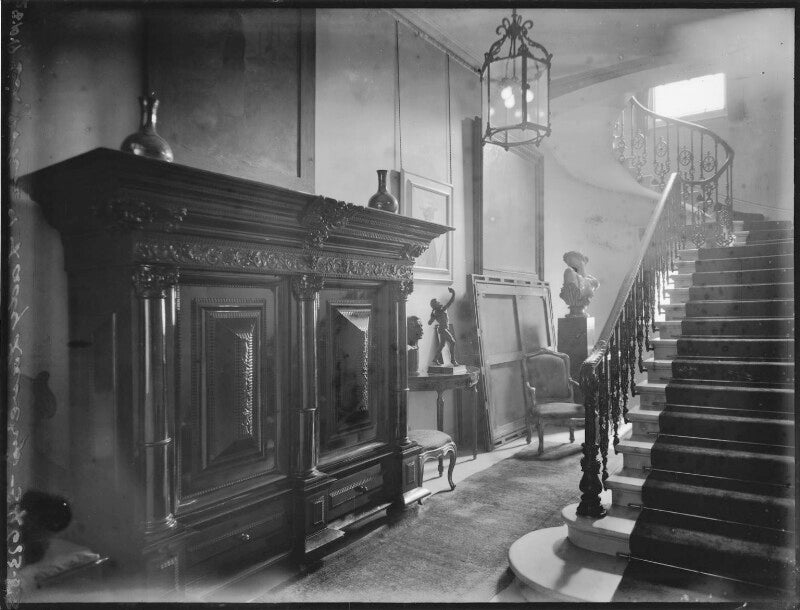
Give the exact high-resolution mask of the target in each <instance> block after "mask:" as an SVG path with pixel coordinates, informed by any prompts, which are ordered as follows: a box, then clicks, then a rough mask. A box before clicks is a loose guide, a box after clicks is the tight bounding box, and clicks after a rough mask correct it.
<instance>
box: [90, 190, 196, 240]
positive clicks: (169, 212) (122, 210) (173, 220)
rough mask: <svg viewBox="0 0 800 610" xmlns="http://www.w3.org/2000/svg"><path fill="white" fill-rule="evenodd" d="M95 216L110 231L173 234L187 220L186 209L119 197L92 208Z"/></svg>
mask: <svg viewBox="0 0 800 610" xmlns="http://www.w3.org/2000/svg"><path fill="white" fill-rule="evenodd" d="M92 212H93V213H94V215H95V216H96V217H97V218H99V219H100V221H101V222H103V223H104V224H105V226H106V227H107V228H108V229H110V230H134V231H139V230H142V229H146V228H147V229H155V230H160V231H166V232H168V233H169V232H171V231H174V230H175V229H177V228H178V225H180V223H182V222H183V219H184V218H186V214H187V210H186V208H178V209H172V208H166V207H162V206H157V205H150V204H148V203H145V202H144V201H137V200H135V199H127V198H124V197H118V198H115V199H111V200H109V201H108V202H107V203H106V204H105V205H97V206H94V207H93V208H92Z"/></svg>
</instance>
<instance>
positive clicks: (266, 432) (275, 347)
mask: <svg viewBox="0 0 800 610" xmlns="http://www.w3.org/2000/svg"><path fill="white" fill-rule="evenodd" d="M278 297H279V294H278V286H277V285H271V286H268V287H258V288H256V287H253V288H246V287H245V288H243V287H218V286H212V287H202V286H191V285H190V286H182V287H181V299H180V302H181V306H180V312H179V331H180V332H179V354H180V362H179V367H178V368H179V375H180V381H179V401H178V402H179V424H180V428H181V432H180V435H179V444H180V447H179V452H178V455H179V456H180V457H179V461H178V469H179V474H180V484H181V489H180V492H179V495H180V497H181V499H182V500H183V501H184V502H187V501H188V500H191V499H193V498H194V497H197V496H203V495H204V494H208V493H210V492H213V491H217V490H224V489H225V488H226V487H230V486H234V485H237V484H240V483H244V482H246V481H251V480H253V479H256V478H258V477H260V476H265V475H268V474H271V473H275V472H277V469H278V453H277V447H276V440H277V438H278V425H279V414H280V404H279V401H280V396H281V391H280V384H281V370H280V358H279V350H280V349H281V345H280V342H279V341H278V338H277V334H276V332H277V327H278V320H277V299H278Z"/></svg>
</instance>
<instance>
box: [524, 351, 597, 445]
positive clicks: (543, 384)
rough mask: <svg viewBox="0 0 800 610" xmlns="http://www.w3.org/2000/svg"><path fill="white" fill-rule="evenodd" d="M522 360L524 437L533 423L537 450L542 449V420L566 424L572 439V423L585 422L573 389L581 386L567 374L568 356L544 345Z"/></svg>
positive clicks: (573, 434)
mask: <svg viewBox="0 0 800 610" xmlns="http://www.w3.org/2000/svg"><path fill="white" fill-rule="evenodd" d="M523 362H524V364H525V377H526V381H525V390H526V394H527V403H528V404H527V408H526V413H525V420H526V425H527V441H528V443H529V444H530V442H531V433H532V428H533V426H536V431H537V434H538V437H539V451H538V454H539V455H541V454H542V453H543V452H544V424H545V422H550V423H554V424H558V425H565V426H568V427H569V442H570V443H572V442H574V441H575V426H576V425H581V424H582V423H583V422H584V407H583V405H582V404H579V403H576V402H575V395H574V390H575V388H580V386H579V385H578V383H577V382H576V381H575V380H574V379H572V378H571V377H570V375H569V371H570V368H569V356H568V355H567V354H562V353H561V352H556V351H553V350H549V349H546V348H541V349H538V350H536V351H535V352H532V353H530V354H528V355H527V356H526V357H525V360H524V361H523Z"/></svg>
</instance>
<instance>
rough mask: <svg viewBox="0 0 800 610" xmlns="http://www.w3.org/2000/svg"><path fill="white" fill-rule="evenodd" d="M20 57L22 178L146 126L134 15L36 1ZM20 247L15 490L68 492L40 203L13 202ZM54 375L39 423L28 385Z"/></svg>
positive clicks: (51, 258)
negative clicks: (46, 413)
mask: <svg viewBox="0 0 800 610" xmlns="http://www.w3.org/2000/svg"><path fill="white" fill-rule="evenodd" d="M20 40H21V41H22V44H23V46H22V47H21V48H20V49H19V50H18V51H17V52H16V53H15V54H14V56H13V63H14V65H16V66H17V69H18V70H19V90H18V92H17V94H16V95H15V98H14V100H13V103H12V108H11V112H12V113H13V116H14V118H15V119H16V125H15V132H16V133H15V137H14V152H13V156H14V159H15V161H17V162H18V165H17V164H16V163H15V164H14V165H13V166H12V169H13V171H14V173H15V174H16V175H17V176H21V175H24V174H26V173H28V172H31V171H34V170H36V169H40V168H42V167H45V166H47V165H50V164H53V163H57V162H59V161H63V160H64V159H67V158H70V157H72V156H75V155H77V154H80V153H83V152H86V151H88V150H91V149H93V148H96V147H98V146H106V147H110V148H117V147H119V145H120V144H121V143H122V140H123V139H124V138H125V136H127V135H128V134H129V133H131V132H133V131H135V130H136V129H137V127H138V123H139V109H138V102H137V96H138V95H140V83H141V81H142V73H141V62H140V57H141V17H140V14H139V13H138V12H137V11H133V10H120V9H113V10H102V9H96V8H93V9H91V10H89V9H85V10H75V9H66V10H61V9H57V8H54V7H53V6H52V5H51V6H48V7H44V6H42V7H37V6H36V3H31V4H30V5H29V6H28V8H27V9H26V10H25V12H24V16H23V25H22V26H21V31H20ZM14 206H15V212H16V214H17V217H18V221H17V222H16V223H15V224H14V225H13V226H12V228H11V237H12V238H13V240H14V243H15V244H20V247H19V251H18V252H19V259H18V260H19V263H20V269H21V274H20V275H21V277H20V294H19V304H20V307H21V308H25V307H28V308H29V309H28V311H27V312H26V314H25V315H24V317H23V318H22V320H21V321H20V323H19V325H18V330H19V334H20V347H21V348H22V350H23V353H22V357H21V360H20V368H21V373H22V383H21V386H20V407H21V410H22V416H21V421H20V428H21V431H22V434H23V436H24V437H25V440H26V444H25V446H24V448H23V451H22V453H21V457H22V459H21V462H20V463H19V465H18V466H17V467H16V468H15V471H14V474H15V477H16V481H17V484H19V485H21V486H22V488H23V489H27V488H28V487H35V488H39V489H47V490H49V491H53V492H66V491H67V489H66V486H67V485H68V481H69V476H68V470H67V468H68V464H69V442H70V437H69V417H68V415H69V409H70V408H79V407H80V405H77V406H76V405H70V403H69V347H68V345H67V344H68V342H69V339H70V337H69V336H68V303H67V276H66V273H65V271H64V253H63V248H62V244H61V238H60V236H59V234H58V232H57V231H56V230H55V229H54V228H53V227H51V226H50V225H49V224H48V223H47V222H46V221H45V219H44V218H43V216H42V213H41V209H40V208H39V206H38V205H37V204H35V203H34V202H32V201H30V200H29V199H28V198H27V197H25V196H22V197H19V198H15V201H14ZM42 371H46V372H47V373H49V380H48V385H49V388H50V390H51V391H52V393H53V396H54V398H55V404H56V411H55V415H54V416H53V417H52V418H35V417H34V407H33V399H34V395H33V391H32V386H31V379H32V378H33V377H35V376H36V375H37V374H39V373H40V372H42Z"/></svg>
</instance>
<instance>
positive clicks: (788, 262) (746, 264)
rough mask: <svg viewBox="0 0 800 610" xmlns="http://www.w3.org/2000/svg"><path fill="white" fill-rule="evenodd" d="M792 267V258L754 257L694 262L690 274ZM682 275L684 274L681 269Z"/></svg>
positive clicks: (786, 255)
mask: <svg viewBox="0 0 800 610" xmlns="http://www.w3.org/2000/svg"><path fill="white" fill-rule="evenodd" d="M793 267H794V256H792V255H791V254H784V255H782V256H754V257H752V258H733V259H724V258H723V259H711V260H703V261H696V262H695V263H694V265H693V268H692V270H691V272H693V273H712V272H719V271H747V270H755V269H779V268H786V269H791V268H793ZM681 272H682V273H685V272H684V271H683V270H682V269H681Z"/></svg>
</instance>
